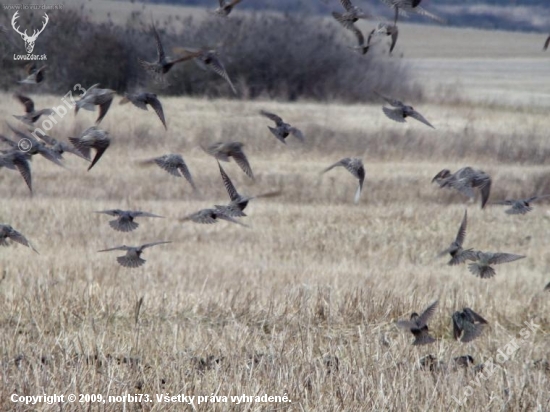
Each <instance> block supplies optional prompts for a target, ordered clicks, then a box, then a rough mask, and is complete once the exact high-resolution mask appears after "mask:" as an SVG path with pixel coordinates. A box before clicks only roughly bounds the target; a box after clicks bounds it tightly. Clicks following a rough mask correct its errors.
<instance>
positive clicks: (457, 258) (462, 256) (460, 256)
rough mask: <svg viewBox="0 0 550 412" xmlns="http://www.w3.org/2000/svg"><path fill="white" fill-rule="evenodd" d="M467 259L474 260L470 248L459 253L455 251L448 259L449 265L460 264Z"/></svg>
mask: <svg viewBox="0 0 550 412" xmlns="http://www.w3.org/2000/svg"><path fill="white" fill-rule="evenodd" d="M467 260H476V254H475V252H474V251H473V250H472V249H468V250H463V251H462V252H460V253H456V254H455V255H454V256H453V257H452V258H451V260H450V261H449V263H448V265H449V266H456V265H460V264H462V263H464V262H466V261H467Z"/></svg>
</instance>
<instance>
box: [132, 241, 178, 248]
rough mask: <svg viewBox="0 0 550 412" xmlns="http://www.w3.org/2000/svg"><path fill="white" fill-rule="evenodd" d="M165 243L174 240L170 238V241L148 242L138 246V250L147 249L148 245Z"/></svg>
mask: <svg viewBox="0 0 550 412" xmlns="http://www.w3.org/2000/svg"><path fill="white" fill-rule="evenodd" d="M165 243H172V241H170V240H168V241H161V242H153V243H146V244H144V245H141V246H140V247H139V248H138V250H143V249H147V248H148V247H153V246H156V245H163V244H165Z"/></svg>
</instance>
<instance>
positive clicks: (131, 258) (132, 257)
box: [98, 241, 172, 268]
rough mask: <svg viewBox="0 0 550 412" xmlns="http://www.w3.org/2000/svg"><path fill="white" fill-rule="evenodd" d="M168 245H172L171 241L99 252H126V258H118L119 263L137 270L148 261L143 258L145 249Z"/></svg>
mask: <svg viewBox="0 0 550 412" xmlns="http://www.w3.org/2000/svg"><path fill="white" fill-rule="evenodd" d="M166 243H172V242H171V241H166V242H153V243H146V244H144V245H141V246H126V245H123V246H117V247H113V248H110V249H103V250H99V251H98V252H111V251H113V250H125V251H126V255H124V256H118V257H117V258H116V260H117V262H118V263H119V264H120V265H122V266H124V267H126V268H137V267H140V266H142V265H143V264H144V263H145V262H146V260H145V259H142V258H141V254H142V253H143V251H144V250H145V249H147V248H148V247H152V246H156V245H163V244H166Z"/></svg>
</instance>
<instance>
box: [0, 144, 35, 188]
mask: <svg viewBox="0 0 550 412" xmlns="http://www.w3.org/2000/svg"><path fill="white" fill-rule="evenodd" d="M29 159H30V156H29V155H27V154H26V153H23V152H21V151H20V150H9V151H6V152H4V151H3V152H2V153H0V169H1V168H2V167H5V168H7V169H11V170H17V171H18V172H19V173H20V174H21V176H22V177H23V180H24V181H25V183H26V184H27V187H28V188H29V190H30V191H31V193H32V176H31V167H30V164H29Z"/></svg>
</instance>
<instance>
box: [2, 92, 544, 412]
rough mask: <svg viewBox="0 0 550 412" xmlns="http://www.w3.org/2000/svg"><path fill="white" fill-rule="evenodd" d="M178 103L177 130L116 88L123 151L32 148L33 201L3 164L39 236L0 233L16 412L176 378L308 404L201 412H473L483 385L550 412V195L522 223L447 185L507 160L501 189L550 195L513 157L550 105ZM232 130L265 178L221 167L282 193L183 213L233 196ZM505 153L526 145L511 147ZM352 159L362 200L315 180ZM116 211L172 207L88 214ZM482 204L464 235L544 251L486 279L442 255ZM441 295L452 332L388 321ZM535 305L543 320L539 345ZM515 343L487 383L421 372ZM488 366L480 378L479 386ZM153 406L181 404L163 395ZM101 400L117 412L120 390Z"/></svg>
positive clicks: (497, 400) (530, 143) (498, 396)
mask: <svg viewBox="0 0 550 412" xmlns="http://www.w3.org/2000/svg"><path fill="white" fill-rule="evenodd" d="M0 100H1V101H3V105H2V106H1V107H0V109H1V110H2V112H3V113H6V114H10V113H16V112H17V111H18V110H19V109H20V108H19V107H18V104H17V103H16V102H14V101H13V100H12V99H11V97H9V96H3V99H0ZM117 100H118V98H117ZM35 101H36V104H37V107H39V108H40V107H49V106H52V105H57V104H60V102H59V99H58V98H57V97H52V96H37V97H36V99H35ZM163 103H164V106H165V112H166V118H167V121H168V125H169V131H168V132H167V133H165V132H164V129H163V128H162V125H161V123H160V121H159V120H158V119H157V118H156V116H155V114H154V113H153V112H152V111H149V112H142V111H139V109H137V108H134V107H130V106H119V105H118V102H115V103H114V104H113V106H112V108H111V111H110V112H109V113H108V115H107V116H106V118H105V119H104V122H103V124H102V127H103V128H105V129H106V130H108V131H109V132H110V133H111V135H112V137H113V143H112V146H111V147H110V148H109V149H108V151H107V152H106V154H105V155H104V157H103V158H102V159H101V160H100V161H99V163H98V164H97V165H96V166H95V167H94V169H92V170H91V171H90V172H86V170H85V169H86V164H85V163H84V162H83V161H81V160H80V159H78V158H74V157H70V156H66V157H67V166H68V170H63V169H61V168H59V167H57V166H55V165H53V164H51V163H49V162H47V161H46V160H45V159H42V158H36V159H34V160H33V164H32V168H33V173H34V176H33V178H34V179H33V180H34V181H33V184H34V188H35V192H34V195H33V196H32V197H31V196H30V195H29V192H28V189H27V188H26V187H25V186H24V184H23V182H22V179H21V177H20V176H19V175H18V174H16V173H14V172H12V171H9V170H5V169H2V170H1V171H0V221H2V222H4V223H8V224H11V225H12V226H13V227H14V228H16V229H17V230H20V231H21V232H22V233H24V234H25V235H26V236H28V238H29V239H30V240H31V241H32V242H33V243H34V244H35V246H36V247H37V249H38V250H39V251H40V255H37V254H34V253H33V252H32V251H30V250H29V249H27V248H24V247H22V246H11V247H9V248H2V249H0V274H1V273H5V278H4V279H3V280H2V282H1V283H0V345H1V347H2V354H1V357H0V368H1V369H0V377H1V378H0V393H1V396H0V399H1V400H0V405H1V409H3V410H10V409H14V408H15V407H14V404H13V403H11V402H10V400H9V397H10V396H11V394H12V393H18V394H22V395H38V394H43V393H45V394H53V393H57V394H65V395H67V394H69V393H96V394H102V395H103V396H107V395H120V394H124V393H148V394H150V395H152V396H154V394H156V393H166V392H168V393H170V394H172V395H177V394H191V395H195V396H198V395H206V396H209V395H210V394H212V393H215V394H217V395H242V394H247V395H257V394H259V395H262V394H264V393H267V394H269V395H283V394H285V393H286V394H288V396H289V398H290V399H291V400H292V403H287V404H283V403H279V404H276V405H275V404H259V403H256V404H247V405H246V406H245V407H244V408H243V407H242V406H237V405H234V404H231V403H229V402H228V403H218V404H201V405H197V404H196V403H195V409H196V410H203V411H206V410H209V411H210V410H219V411H221V410H243V409H244V410H275V409H286V410H297V411H298V410H316V411H319V410H326V411H330V410H350V411H351V410H357V411H359V410H401V411H403V410H460V407H459V405H458V404H457V403H456V402H455V400H453V397H455V398H457V399H463V398H464V391H465V390H467V391H469V389H466V388H467V387H468V386H470V387H472V388H473V389H472V392H473V393H472V395H471V396H469V397H468V401H467V404H466V406H465V407H464V410H479V411H484V410H503V409H507V410H538V411H544V410H547V409H548V407H549V406H548V399H549V395H550V394H549V390H548V387H549V385H548V375H547V374H545V373H544V372H543V371H541V370H540V369H537V368H536V367H535V366H533V361H535V360H538V359H548V337H547V335H546V332H547V331H548V330H549V327H550V321H549V317H548V311H549V309H550V304H549V298H548V294H547V293H545V292H542V288H543V287H544V285H545V284H546V283H547V282H548V281H549V280H550V279H549V278H548V268H549V267H550V255H549V254H548V250H547V249H548V248H547V239H548V228H549V225H550V209H549V208H548V204H545V203H543V202H541V203H539V204H536V205H535V210H534V211H533V212H532V213H530V214H528V215H526V216H519V217H517V216H516V217H513V216H508V215H506V214H505V213H504V212H503V208H501V207H497V206H494V207H488V208H487V210H484V211H482V210H480V208H479V204H478V203H476V204H475V205H474V204H468V203H467V202H466V201H465V200H464V198H462V197H461V196H460V195H454V194H452V193H451V192H447V191H443V190H439V189H437V188H436V187H435V186H434V185H431V184H430V180H431V178H432V177H433V176H434V175H435V174H436V173H437V172H438V171H439V170H440V169H442V168H444V167H449V168H450V169H452V170H455V169H457V168H459V167H462V166H465V165H471V166H474V167H479V168H482V169H483V170H485V171H487V172H488V173H490V174H491V175H492V176H493V179H494V184H493V189H494V190H493V197H492V199H494V200H496V199H498V198H501V197H505V196H519V195H526V196H528V195H531V194H532V193H533V192H534V191H541V190H544V189H546V190H547V191H550V187H549V186H548V179H546V178H545V176H548V168H547V167H546V166H545V164H544V163H545V162H544V159H542V158H541V159H538V160H536V159H535V160H534V161H533V160H532V159H529V158H528V156H525V155H524V154H523V153H521V152H518V153H515V152H514V150H515V148H516V147H517V146H521V147H523V146H522V145H525V147H529V148H533V147H534V148H536V149H537V151H540V152H541V153H543V152H545V150H548V146H549V145H550V144H549V143H548V142H547V137H546V133H545V131H546V130H548V127H549V126H550V125H549V122H550V120H548V117H547V116H546V114H545V113H544V112H543V111H542V110H540V109H537V108H536V107H523V108H514V109H510V108H500V107H497V108H495V107H492V106H487V105H476V104H473V103H470V104H465V103H460V104H456V105H455V104H450V103H449V104H447V105H432V104H426V105H422V107H417V109H418V110H419V111H421V112H422V113H423V114H424V115H425V116H426V117H427V118H428V119H429V120H430V121H431V122H432V123H433V124H434V125H435V126H436V127H437V130H436V131H432V130H431V129H428V128H427V127H425V126H423V125H421V124H420V123H418V122H415V121H410V122H409V123H408V124H406V125H401V124H395V123H392V122H391V121H390V120H388V119H386V118H385V117H384V115H383V113H382V111H381V109H380V107H381V105H371V106H368V105H367V106H365V105H361V106H360V105H356V106H341V105H336V104H326V105H321V104H314V103H301V104H282V103H276V102H234V101H221V100H220V101H210V100H200V99H196V100H192V99H186V98H165V99H163ZM262 108H263V109H266V110H271V111H275V112H277V113H279V114H280V115H282V116H283V117H284V118H285V119H286V120H287V121H289V122H290V123H292V124H295V125H296V126H297V127H301V128H302V129H303V130H304V132H305V134H306V137H307V142H306V144H305V145H304V146H301V145H300V144H299V143H297V142H295V141H292V140H289V144H288V146H286V147H285V146H284V145H282V144H281V143H280V142H278V141H276V139H275V138H274V137H273V136H271V135H270V133H269V131H268V130H267V127H266V126H267V125H269V124H270V122H269V121H267V120H266V119H265V118H263V117H261V116H259V115H258V111H259V110H260V109H262ZM96 115H97V113H93V114H92V113H90V112H86V111H81V112H80V113H79V114H78V116H77V117H76V120H75V119H74V118H73V114H72V113H70V114H68V115H67V116H66V117H65V118H64V119H63V120H62V121H61V122H60V124H59V126H57V128H56V129H55V133H53V132H52V134H54V135H55V136H60V137H67V136H69V135H73V134H74V133H75V132H77V131H78V130H81V129H83V128H84V127H87V126H88V125H90V124H92V123H93V121H94V120H95V117H96ZM9 117H10V116H7V118H9ZM9 121H10V122H12V124H15V120H9ZM526 127H527V130H528V131H530V132H529V133H528V134H526V133H525V130H526V129H525V128H526ZM4 129H5V130H4V132H5V133H7V129H6V128H4ZM518 136H521V139H526V140H525V141H523V140H520V139H519V138H518ZM289 139H290V138H289ZM219 140H238V141H242V142H244V143H245V151H246V153H247V154H248V156H249V159H250V162H251V165H252V168H253V170H254V172H255V175H256V176H257V179H256V182H254V183H253V182H252V181H250V179H249V178H248V177H246V176H245V175H244V173H242V171H241V170H240V169H239V168H238V167H237V166H236V165H235V164H234V163H233V162H231V163H228V164H224V167H225V169H226V171H227V172H228V174H229V175H230V176H231V178H232V179H233V180H234V183H235V184H236V186H237V188H238V189H239V191H241V192H242V193H246V194H255V193H262V192H265V191H268V190H271V189H273V188H281V189H282V190H283V194H282V196H280V197H278V198H273V199H258V200H253V201H252V202H251V204H250V206H249V208H248V209H247V210H246V211H247V213H248V214H249V217H247V218H245V222H246V223H248V224H250V226H251V228H250V229H246V228H242V227H239V226H237V225H232V224H230V223H226V222H221V223H218V224H216V225H213V226H211V227H210V226H203V225H197V224H192V223H185V224H182V223H178V221H177V218H179V217H182V216H185V215H186V214H189V213H192V212H194V211H196V210H198V209H200V208H204V207H210V206H211V205H213V204H214V203H216V204H220V203H221V202H224V201H225V200H226V197H227V195H226V193H225V191H224V188H223V185H222V182H221V178H220V176H219V172H218V170H217V165H216V163H215V161H214V160H213V159H212V158H211V157H209V156H207V155H206V154H205V153H204V152H203V151H202V150H201V149H200V148H199V146H198V144H199V143H203V144H208V143H210V142H214V141H219ZM411 142H412V143H411ZM526 142H527V143H526ZM468 145H473V146H474V147H476V148H477V149H476V150H475V151H472V150H468V148H467V146H468ZM495 150H501V151H502V152H506V151H507V150H508V151H509V152H511V153H512V155H510V156H508V158H506V157H505V156H504V155H503V158H504V160H502V159H500V160H499V159H498V158H496V156H495V155H494V151H495ZM171 152H174V153H181V154H182V155H183V157H184V159H185V160H186V162H187V163H188V165H189V167H190V169H191V172H192V174H193V175H194V177H195V179H196V182H197V185H198V186H199V188H200V190H201V194H200V196H194V195H193V193H192V191H191V190H190V187H189V185H188V184H187V183H186V182H185V181H184V180H183V179H177V178H175V177H171V176H169V175H167V174H165V173H164V172H163V171H161V170H160V169H158V168H155V167H153V168H149V169H147V168H146V169H142V168H140V167H139V166H137V165H136V163H135V161H136V160H140V159H145V158H148V157H152V156H157V155H161V154H165V153H171ZM345 156H359V157H362V158H363V159H364V162H365V167H366V172H367V178H366V182H365V191H364V193H363V197H362V200H361V202H360V204H358V205H354V204H353V203H352V200H353V195H354V190H355V185H356V182H355V181H354V179H353V178H352V177H351V175H349V174H348V173H347V172H346V171H345V170H343V169H340V170H339V169H335V170H333V171H331V172H329V173H327V174H326V175H323V176H320V175H319V172H320V171H321V170H323V168H324V167H326V166H328V165H330V164H331V163H333V162H335V161H337V160H339V159H340V158H342V157H345ZM436 157H437V158H436ZM506 159H507V160H506ZM520 163H525V164H524V165H521V164H520ZM544 185H546V186H544ZM106 208H123V209H124V208H135V209H141V210H145V211H149V212H153V213H156V214H160V215H162V216H165V217H166V218H165V219H146V218H145V219H141V220H139V223H140V227H139V228H138V229H137V231H135V232H132V233H129V234H122V233H118V232H115V231H113V230H112V229H111V228H110V227H109V226H108V224H107V222H108V220H109V219H110V217H109V216H106V215H97V214H94V213H93V211H96V210H102V209H106ZM465 208H467V209H468V213H469V224H470V226H469V232H468V237H467V242H466V244H467V246H471V247H475V248H479V249H482V250H492V251H504V252H511V253H520V254H525V255H527V256H528V257H527V259H524V260H522V261H519V262H515V263H510V264H506V265H501V266H498V267H497V276H496V277H495V278H494V279H490V280H481V279H477V278H475V277H473V276H472V275H470V274H469V272H468V271H467V268H466V267H465V266H461V267H453V268H451V267H449V266H447V265H446V264H445V263H446V261H447V260H446V259H441V260H438V259H436V258H435V255H436V253H437V252H438V251H439V250H441V249H443V248H444V247H446V246H447V245H448V243H450V241H451V240H452V239H453V238H454V236H455V235H456V231H457V229H458V225H459V224H460V220H461V218H462V215H463V211H464V209H465ZM157 240H171V241H173V242H174V243H173V244H169V245H162V246H158V247H155V248H151V249H147V250H146V251H145V253H144V255H143V257H144V258H145V259H146V260H147V263H146V264H145V266H143V267H142V268H140V269H136V270H128V269H124V268H122V267H119V266H118V264H117V263H116V260H115V258H116V256H118V254H117V253H116V252H109V253H97V252H96V251H97V250H100V249H103V248H107V247H112V246H117V245H121V244H129V245H137V244H141V243H146V242H151V241H157ZM141 297H143V298H144V299H143V305H142V306H141V308H140V310H139V314H138V316H136V304H137V302H138V301H139V300H140V298H141ZM436 299H439V300H440V306H439V309H438V310H437V313H436V315H435V316H434V319H433V321H432V322H431V324H430V327H431V329H432V330H433V335H434V336H435V337H437V338H438V342H437V343H436V344H433V345H431V346H427V347H420V348H416V347H412V346H411V345H410V342H411V341H412V335H411V334H405V333H402V332H401V331H399V330H397V328H396V327H395V326H394V325H393V322H395V321H396V320H397V319H402V318H407V317H408V316H409V315H410V313H411V312H412V311H420V310H423V309H424V308H425V307H426V306H427V305H428V304H429V303H431V302H433V301H434V300H436ZM465 306H467V307H471V308H473V309H474V310H475V311H477V312H478V313H480V314H481V315H482V316H484V317H485V318H486V319H487V320H488V321H489V323H490V328H489V329H488V330H486V331H485V333H484V334H483V335H482V337H481V338H479V339H478V340H476V341H474V342H473V343H471V344H461V343H458V342H456V341H454V340H453V339H452V333H451V320H450V316H451V314H452V313H453V312H454V311H455V310H459V309H462V308H463V307H465ZM526 321H533V322H535V323H536V324H538V325H540V329H539V331H538V332H537V333H536V334H531V336H530V337H529V338H528V339H526V340H523V339H521V338H520V335H519V332H520V330H521V329H522V328H523V327H524V325H523V322H526ZM514 338H515V339H516V340H517V342H518V350H517V352H516V353H515V354H514V356H513V357H512V359H510V360H508V361H506V362H503V363H502V364H501V366H502V368H501V369H499V370H497V372H495V373H494V374H492V373H491V370H490V369H486V370H485V372H484V375H483V376H485V377H487V378H486V379H484V378H481V375H480V374H475V373H474V372H473V370H472V369H470V370H468V371H462V370H458V371H457V370H453V369H452V368H451V369H449V370H448V371H440V372H434V373H432V372H430V371H427V370H421V369H420V368H419V359H420V358H421V357H423V356H425V355H427V354H434V355H435V356H436V357H437V358H439V359H441V360H443V361H444V362H452V358H453V357H456V356H459V355H464V354H470V355H472V356H473V357H474V358H475V361H476V363H478V364H479V363H482V362H487V361H488V359H490V358H492V357H493V358H494V357H495V356H497V354H498V350H499V349H502V350H504V351H505V347H506V345H507V344H508V343H509V342H510V341H511V340H512V339H514ZM329 355H330V356H335V357H337V358H338V365H339V367H338V368H335V367H332V366H331V367H327V365H326V360H327V358H326V357H327V356H329ZM209 357H214V358H213V359H217V360H218V362H216V361H215V360H210V361H209ZM201 359H202V361H201ZM495 363H497V361H496V360H495ZM332 365H334V361H333V362H332ZM476 378H478V379H480V382H481V384H480V387H478V386H476V385H475V384H473V383H470V381H471V380H472V379H473V380H475V379H476ZM468 393H469V392H468ZM41 407H42V409H40V410H58V406H56V405H53V406H47V405H44V406H41ZM128 408H129V409H131V410H133V409H132V408H133V406H129V407H128ZM142 408H143V409H144V410H174V411H175V410H182V409H183V406H182V404H168V403H157V401H156V400H155V401H154V402H152V403H145V404H143V405H142ZM247 408H248V409H247ZM80 409H82V408H81V407H79V408H78V410H80ZM97 409H98V410H107V411H118V410H121V409H122V405H120V404H114V403H108V404H105V405H102V406H101V407H100V408H97ZM136 409H137V406H136ZM188 409H189V410H191V408H190V407H189V408H188ZM67 410H77V407H74V406H71V405H68V409H67ZM92 410H95V409H94V406H92Z"/></svg>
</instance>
